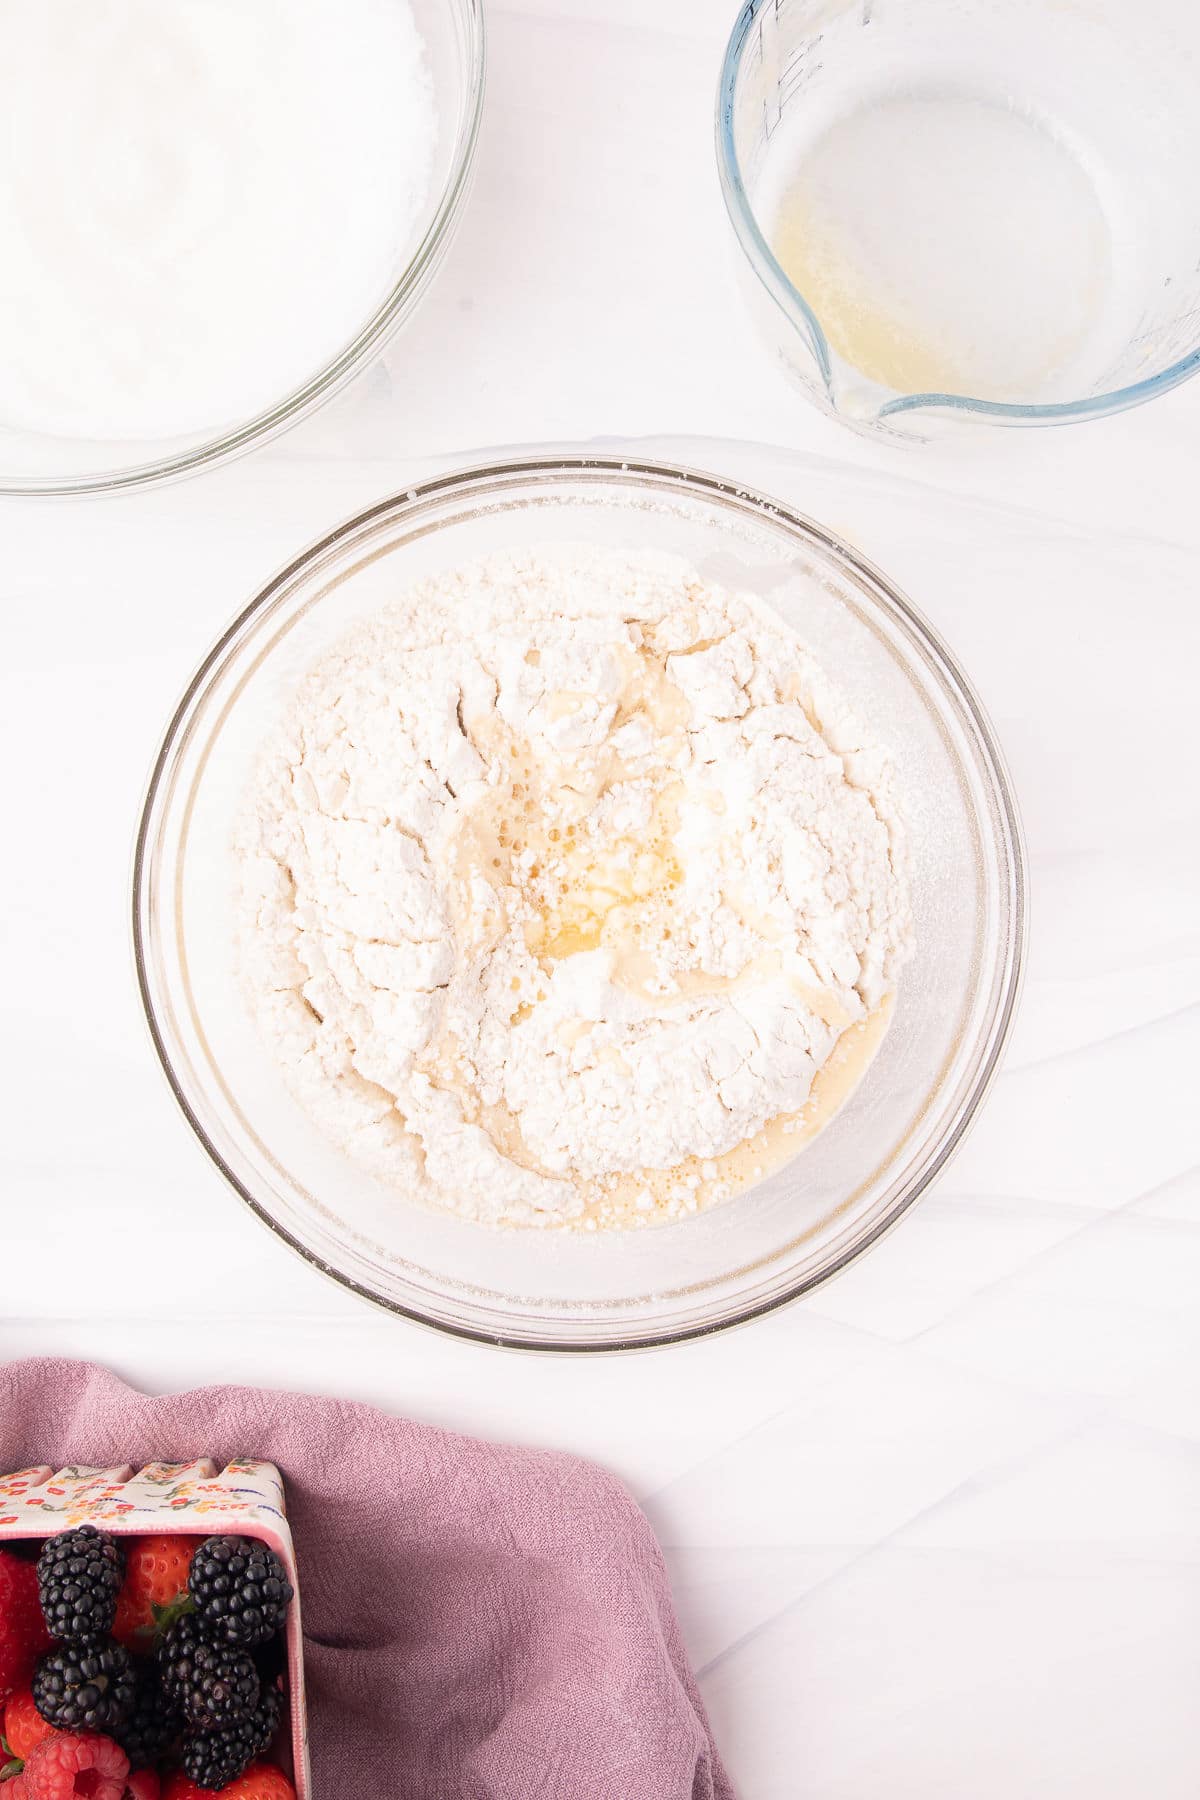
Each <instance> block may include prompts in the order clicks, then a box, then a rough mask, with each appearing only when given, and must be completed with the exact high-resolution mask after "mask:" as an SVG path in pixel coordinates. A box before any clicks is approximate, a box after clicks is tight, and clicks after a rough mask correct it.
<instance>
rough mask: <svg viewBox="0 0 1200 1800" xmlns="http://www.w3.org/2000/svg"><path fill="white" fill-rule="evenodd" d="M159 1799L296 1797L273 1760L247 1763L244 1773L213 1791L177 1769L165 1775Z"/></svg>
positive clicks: (284, 1799)
mask: <svg viewBox="0 0 1200 1800" xmlns="http://www.w3.org/2000/svg"><path fill="white" fill-rule="evenodd" d="M162 1800H296V1790H295V1788H294V1787H293V1786H292V1784H291V1782H290V1781H289V1780H288V1778H287V1776H286V1775H285V1774H284V1772H283V1770H282V1769H277V1768H276V1767H275V1764H274V1763H265V1762H256V1763H251V1764H250V1767H249V1768H248V1769H247V1770H246V1772H245V1774H244V1775H239V1776H238V1778H237V1780H236V1781H231V1782H230V1783H229V1786H228V1787H223V1788H220V1789H219V1790H218V1791H217V1792H216V1793H215V1794H214V1793H212V1792H211V1791H210V1790H208V1789H206V1788H199V1787H197V1786H196V1784H195V1782H194V1781H189V1779H188V1777H187V1776H186V1775H184V1774H183V1773H182V1771H181V1772H179V1773H177V1774H175V1775H171V1776H168V1778H167V1785H166V1787H165V1788H164V1789H163V1791H162Z"/></svg>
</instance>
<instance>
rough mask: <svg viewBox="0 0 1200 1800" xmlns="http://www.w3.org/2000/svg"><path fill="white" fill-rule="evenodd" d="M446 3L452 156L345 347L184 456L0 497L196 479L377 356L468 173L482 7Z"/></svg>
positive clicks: (0, 473)
mask: <svg viewBox="0 0 1200 1800" xmlns="http://www.w3.org/2000/svg"><path fill="white" fill-rule="evenodd" d="M446 4H447V5H448V6H449V7H450V8H451V10H452V11H453V12H454V14H455V16H456V19H457V22H458V26H459V28H460V30H461V31H462V32H463V34H464V49H465V71H464V76H465V78H464V84H463V102H464V104H463V112H462V117H461V119H460V121H459V126H458V136H457V139H456V141H455V145H454V154H453V157H452V158H451V162H450V167H449V170H448V172H447V175H446V179H445V181H444V183H443V186H442V191H441V194H440V196H439V198H438V202H437V206H436V208H435V210H434V212H433V215H432V217H431V218H430V221H429V224H428V225H427V227H426V229H425V232H424V234H423V236H422V238H421V241H420V243H419V244H418V245H417V246H416V248H415V249H414V251H413V253H412V255H411V256H410V257H409V260H408V262H407V263H406V264H405V267H404V269H403V271H402V272H401V274H400V275H399V276H398V278H397V279H396V281H395V282H394V283H393V284H392V286H391V288H390V289H389V290H388V292H387V294H386V295H385V296H384V298H383V299H382V300H381V301H380V302H379V304H378V305H377V306H376V308H375V310H374V312H372V313H371V315H370V317H369V318H367V319H366V320H365V321H364V322H363V324H362V325H361V326H360V327H359V329H358V331H357V332H356V334H355V336H354V337H353V338H351V340H350V342H349V343H348V344H345V345H344V346H343V347H342V349H340V350H339V351H337V353H336V354H335V355H334V356H333V357H332V358H331V359H330V360H329V361H328V362H326V363H325V365H324V367H323V368H321V369H320V370H318V372H317V373H316V374H315V375H312V376H310V377H309V379H308V380H307V381H306V382H304V383H303V384H302V386H300V387H298V388H293V389H292V391H291V392H290V393H289V394H285V395H284V396H283V398H282V399H280V400H277V401H275V402H274V404H273V405H271V406H269V407H267V408H266V409H265V411H260V412H258V413H255V414H254V415H253V417H251V418H250V419H247V420H245V421H244V422H243V423H241V424H238V425H234V426H230V427H227V428H226V429H224V430H223V431H221V432H220V433H219V434H218V435H217V436H215V437H206V438H205V439H204V441H203V442H201V443H199V444H196V445H193V446H192V447H191V448H189V449H186V450H179V451H174V452H172V453H170V454H169V455H165V456H162V457H157V458H152V459H151V460H150V461H148V462H141V463H130V464H127V465H122V466H121V467H119V468H113V469H97V470H93V471H92V472H90V473H84V474H82V475H70V476H61V477H58V476H56V477H54V478H50V479H47V478H46V477H43V476H40V475H34V476H26V475H12V474H8V473H6V472H5V471H4V469H3V467H2V466H0V496H5V497H11V498H23V499H41V498H46V499H52V498H63V497H71V496H76V497H77V496H79V495H83V494H115V493H122V492H125V491H127V490H130V489H137V488H144V487H151V486H157V485H160V484H163V485H165V484H166V483H167V482H171V481H180V480H183V479H184V478H185V477H186V476H189V475H195V474H200V473H203V472H204V471H205V470H206V469H211V468H214V467H215V466H217V465H218V464H220V463H224V462H229V461H232V459H233V458H234V457H237V456H242V455H245V453H246V452H247V451H249V450H253V449H257V448H258V446H259V445H260V444H265V443H267V442H268V441H269V440H270V439H271V438H275V437H278V436H280V435H281V434H282V433H283V432H285V431H289V430H291V428H292V426H293V425H298V424H299V423H300V422H301V420H303V419H306V418H308V417H309V416H310V415H311V414H312V413H314V412H316V411H317V409H318V408H319V407H321V406H323V405H324V404H325V402H326V401H327V400H331V399H332V398H333V396H334V395H335V394H337V393H339V392H340V390H341V389H342V388H343V387H345V386H346V385H347V383H348V382H350V381H352V380H353V379H354V377H355V376H356V375H358V374H360V373H361V372H362V370H363V369H364V368H366V367H367V366H368V365H369V364H370V363H371V361H372V360H373V359H374V358H375V357H376V356H377V355H378V354H379V353H380V351H382V349H383V348H384V346H385V345H386V344H387V343H388V342H389V341H390V339H391V338H392V337H393V336H394V335H395V333H396V332H397V331H398V330H399V328H400V326H401V325H402V324H403V323H404V321H405V319H406V318H407V317H408V315H409V313H410V312H411V311H412V309H413V308H414V306H415V305H416V303H417V301H418V300H419V299H420V298H421V296H422V294H423V292H424V290H425V288H426V286H427V284H428V282H429V281H430V279H431V278H432V276H433V274H434V272H435V270H436V269H437V267H438V265H439V264H440V262H441V260H442V258H443V256H444V255H445V252H446V250H447V249H448V248H449V245H450V240H451V238H452V236H453V234H454V230H455V228H456V226H457V224H458V221H459V219H460V217H461V215H462V210H463V204H464V202H465V200H466V197H467V194H468V192H469V189H470V184H471V177H472V174H473V170H474V162H475V151H476V147H477V145H478V142H479V129H480V123H481V121H482V118H483V101H484V92H485V88H486V73H487V29H486V24H485V14H484V5H483V0H446Z"/></svg>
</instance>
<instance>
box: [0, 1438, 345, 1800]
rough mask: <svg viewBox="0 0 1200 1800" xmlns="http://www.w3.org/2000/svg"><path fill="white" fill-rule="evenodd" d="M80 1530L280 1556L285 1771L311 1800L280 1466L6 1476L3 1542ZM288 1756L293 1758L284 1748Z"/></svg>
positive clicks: (173, 1466)
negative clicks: (169, 1537)
mask: <svg viewBox="0 0 1200 1800" xmlns="http://www.w3.org/2000/svg"><path fill="white" fill-rule="evenodd" d="M75 1525H95V1526H97V1527H99V1529H101V1530H102V1531H108V1532H111V1533H112V1535H113V1536H114V1537H144V1536H149V1535H151V1534H155V1535H157V1534H161V1533H168V1532H170V1533H176V1534H178V1535H180V1536H187V1537H213V1536H224V1535H226V1534H231V1535H235V1536H238V1537H251V1538H261V1539H262V1540H263V1542H264V1543H266V1544H268V1545H269V1546H270V1548H271V1549H272V1550H274V1552H275V1554H276V1555H277V1556H278V1557H279V1558H280V1560H281V1562H282V1563H283V1565H284V1568H285V1569H286V1570H287V1576H288V1580H289V1581H290V1582H291V1584H292V1588H293V1591H294V1594H295V1598H294V1599H293V1601H292V1604H291V1605H290V1606H289V1608H288V1621H287V1633H286V1637H287V1667H288V1698H289V1703H290V1709H291V1727H292V1729H291V1742H290V1766H289V1767H288V1769H287V1772H288V1774H289V1775H290V1776H291V1777H292V1780H293V1782H294V1784H295V1788H296V1795H297V1800H312V1776H311V1772H310V1769H309V1760H308V1714H307V1709H306V1707H305V1701H304V1650H303V1645H304V1638H303V1633H302V1631H301V1624H300V1583H299V1582H298V1580H297V1579H296V1553H295V1549H294V1547H293V1544H292V1533H291V1529H290V1527H289V1526H288V1522H287V1515H286V1512H285V1510H284V1501H283V1481H282V1478H281V1476H280V1474H279V1470H278V1469H277V1468H276V1467H275V1466H274V1464H273V1463H265V1462H232V1463H229V1464H228V1465H227V1466H226V1467H225V1468H224V1469H218V1467H217V1465H216V1463H214V1462H208V1461H201V1462H190V1463H150V1464H149V1465H148V1466H147V1467H146V1468H144V1469H140V1470H137V1469H134V1468H132V1467H129V1466H126V1467H124V1468H115V1469H85V1468H76V1467H73V1468H67V1469H59V1470H57V1471H55V1470H53V1469H49V1468H41V1469H21V1470H19V1471H18V1472H17V1473H16V1474H15V1475H3V1476H0V1544H4V1543H12V1542H14V1541H16V1540H17V1539H24V1540H25V1541H26V1542H28V1541H30V1540H32V1539H41V1538H49V1537H56V1536H57V1535H58V1533H59V1532H60V1531H70V1530H71V1528H72V1526H75ZM282 1735H283V1734H281V1736H282ZM284 1756H285V1760H287V1749H286V1748H285V1749H284ZM2 1792H3V1790H2V1789H0V1794H2Z"/></svg>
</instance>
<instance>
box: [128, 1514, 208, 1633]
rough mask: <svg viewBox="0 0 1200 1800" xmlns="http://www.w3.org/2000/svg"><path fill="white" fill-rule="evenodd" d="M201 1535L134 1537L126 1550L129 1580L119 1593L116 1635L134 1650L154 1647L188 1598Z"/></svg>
mask: <svg viewBox="0 0 1200 1800" xmlns="http://www.w3.org/2000/svg"><path fill="white" fill-rule="evenodd" d="M202 1541H203V1540H202V1539H201V1538H197V1537H170V1536H165V1535H164V1536H160V1537H140V1538H131V1539H130V1540H129V1544H128V1547H127V1549H126V1553H125V1580H124V1583H123V1584H122V1587H121V1591H120V1593H119V1594H118V1595H117V1617H116V1622H115V1624H114V1625H113V1636H114V1637H115V1638H116V1640H117V1642H118V1643H119V1644H125V1645H127V1646H128V1647H129V1649H130V1650H152V1649H153V1648H154V1642H155V1639H156V1638H157V1637H158V1636H159V1634H160V1632H161V1631H162V1630H163V1629H164V1628H165V1627H166V1626H167V1625H169V1624H170V1623H171V1618H172V1615H174V1613H175V1611H176V1609H177V1608H178V1607H179V1606H180V1605H181V1604H182V1603H183V1602H184V1601H185V1600H186V1598H187V1585H188V1573H189V1571H190V1569H191V1566H192V1552H193V1551H194V1550H195V1548H196V1546H197V1544H199V1543H201V1542H202Z"/></svg>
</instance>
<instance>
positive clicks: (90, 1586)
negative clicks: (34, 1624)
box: [37, 1525, 124, 1642]
mask: <svg viewBox="0 0 1200 1800" xmlns="http://www.w3.org/2000/svg"><path fill="white" fill-rule="evenodd" d="M123 1570H124V1562H123V1558H122V1555H121V1551H120V1548H119V1546H118V1544H117V1540H116V1539H115V1538H112V1537H109V1535H108V1533H107V1532H106V1531H97V1530H96V1527H95V1526H94V1525H77V1526H76V1527H75V1529H74V1531H64V1532H61V1533H60V1535H59V1536H58V1537H52V1538H47V1539H46V1542H45V1543H44V1544H43V1545H42V1554H41V1555H40V1556H39V1557H38V1563H37V1579H38V1590H39V1592H40V1594H41V1597H42V1614H43V1616H44V1618H45V1620H46V1625H47V1627H48V1629H49V1631H50V1635H51V1636H52V1637H56V1638H59V1639H61V1640H63V1641H64V1642H70V1641H73V1640H75V1639H77V1638H96V1637H101V1636H103V1634H104V1633H105V1632H106V1631H111V1630H112V1622H113V1617H114V1614H115V1613H116V1607H117V1590H118V1588H119V1587H120V1585H121V1580H122V1575H123Z"/></svg>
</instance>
